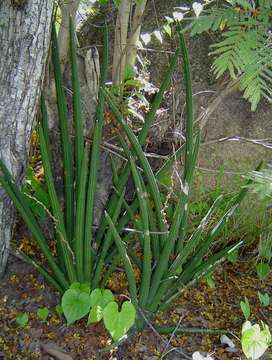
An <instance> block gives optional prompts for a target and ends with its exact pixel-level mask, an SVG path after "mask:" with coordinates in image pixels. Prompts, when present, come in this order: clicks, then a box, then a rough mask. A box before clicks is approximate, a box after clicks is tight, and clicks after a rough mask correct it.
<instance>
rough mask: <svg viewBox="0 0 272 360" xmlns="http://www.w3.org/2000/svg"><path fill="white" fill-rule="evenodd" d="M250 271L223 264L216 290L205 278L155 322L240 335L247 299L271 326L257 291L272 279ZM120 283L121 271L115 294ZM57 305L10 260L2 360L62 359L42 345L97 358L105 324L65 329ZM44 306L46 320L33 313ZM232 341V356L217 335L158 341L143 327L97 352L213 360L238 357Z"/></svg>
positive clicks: (4, 286)
mask: <svg viewBox="0 0 272 360" xmlns="http://www.w3.org/2000/svg"><path fill="white" fill-rule="evenodd" d="M252 269H253V267H252V264H249V262H239V263H237V264H235V265H232V264H225V266H224V267H221V268H219V270H218V271H217V272H216V274H215V285H216V287H215V288H214V289H212V288H209V287H208V286H207V284H206V282H205V281H204V280H203V281H201V282H200V283H199V284H198V285H197V286H195V287H193V288H191V289H187V290H185V291H184V293H183V294H182V295H181V297H180V298H179V300H178V301H177V303H176V304H175V305H174V306H173V307H172V308H171V310H169V311H168V312H167V313H165V314H162V315H161V316H159V318H158V319H157V320H156V322H155V323H156V324H160V325H174V326H175V325H177V324H178V323H180V324H181V325H182V326H193V327H200V328H206V329H213V328H218V329H228V330H230V331H231V332H233V333H234V335H236V336H239V332H240V330H241V325H242V323H243V317H242V314H241V311H240V307H239V302H240V301H241V300H242V299H243V297H244V296H247V297H248V299H249V302H250V304H251V305H252V317H251V319H252V321H258V322H260V320H263V321H265V322H266V323H267V324H268V325H269V326H271V325H272V318H271V310H272V306H271V305H270V306H269V307H266V308H264V307H261V306H260V305H259V303H258V300H257V291H261V292H267V293H270V294H271V290H272V281H271V280H272V277H270V279H269V281H267V282H265V283H264V282H263V283H262V282H260V281H258V279H257V277H256V274H255V272H254V270H252ZM124 281H125V275H124V273H123V272H119V273H116V274H115V275H114V277H113V278H112V279H111V281H110V283H109V284H108V285H109V287H110V288H112V290H113V291H114V292H115V293H116V295H117V296H118V294H121V293H122V290H123V285H124ZM58 301H59V299H58V296H57V294H56V293H55V292H54V290H53V289H51V288H50V287H49V286H48V285H47V284H46V283H45V281H44V279H43V278H42V277H41V276H40V275H39V274H37V273H36V272H34V271H33V269H32V268H31V267H29V266H28V265H26V264H25V263H23V262H22V261H21V260H19V259H17V258H14V257H13V256H11V257H10V260H9V266H8V270H7V272H6V274H5V277H4V279H3V280H2V281H1V285H0V324H1V327H0V358H1V359H54V358H55V359H58V358H60V359H66V358H65V357H54V356H52V355H49V354H48V353H47V352H45V351H44V349H45V350H48V347H47V348H46V345H47V346H49V349H51V350H52V349H53V350H55V351H59V352H61V353H62V352H65V353H66V355H67V356H70V359H83V360H84V359H86V360H87V359H95V358H97V354H98V350H99V349H101V348H104V347H106V346H108V345H109V344H110V338H109V336H108V334H107V332H106V331H105V329H104V327H103V325H102V324H99V325H96V326H92V327H87V326H86V322H85V321H80V322H78V323H77V324H75V325H72V326H70V327H68V326H67V325H66V324H65V320H64V318H63V317H62V316H59V315H58V314H57V313H56V311H55V306H56V304H57V303H58ZM44 306H46V307H47V308H48V309H49V313H50V315H49V318H48V321H46V322H42V321H41V320H39V319H38V317H37V309H38V308H40V307H44ZM21 312H27V313H28V315H29V319H30V321H29V325H28V326H26V327H25V328H19V327H18V325H17V324H16V321H15V318H16V316H17V314H18V313H21ZM231 338H232V340H233V341H234V343H235V345H236V349H235V352H234V353H232V352H228V351H227V350H226V346H223V345H222V344H221V343H220V336H218V335H216V336H207V335H199V334H196V335H193V334H182V335H173V336H172V337H171V338H170V335H169V336H166V335H164V336H160V337H159V336H157V335H156V333H155V332H154V331H152V330H150V329H149V330H148V329H147V330H145V331H143V332H142V333H140V334H138V335H134V336H133V337H131V338H129V339H128V341H127V342H126V343H125V344H124V345H123V346H121V347H120V348H119V349H118V350H117V351H112V352H111V353H110V352H108V353H105V354H101V356H100V358H101V359H145V360H155V359H160V358H162V356H163V358H164V359H182V358H183V357H182V355H180V353H179V351H180V349H183V350H184V351H186V352H187V353H188V354H191V353H192V352H194V351H202V352H203V353H213V356H214V358H215V359H221V360H224V359H239V358H240V356H241V354H240V353H239V341H238V339H236V338H235V337H231ZM48 344H49V345H48ZM173 348H176V349H177V351H175V350H173ZM56 349H57V350H56ZM51 354H52V352H51ZM57 354H59V353H57ZM67 359H68V358H67Z"/></svg>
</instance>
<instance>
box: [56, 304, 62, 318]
mask: <svg viewBox="0 0 272 360" xmlns="http://www.w3.org/2000/svg"><path fill="white" fill-rule="evenodd" d="M55 311H56V313H57V314H58V315H59V316H61V315H62V314H63V309H62V306H61V304H57V305H56V306H55Z"/></svg>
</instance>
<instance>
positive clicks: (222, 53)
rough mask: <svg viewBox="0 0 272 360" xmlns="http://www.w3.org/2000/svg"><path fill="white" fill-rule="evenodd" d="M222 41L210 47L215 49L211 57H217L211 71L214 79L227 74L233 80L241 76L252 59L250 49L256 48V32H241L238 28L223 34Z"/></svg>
mask: <svg viewBox="0 0 272 360" xmlns="http://www.w3.org/2000/svg"><path fill="white" fill-rule="evenodd" d="M223 37H224V40H222V41H221V42H219V43H217V44H213V45H211V47H212V48H215V50H214V51H212V52H211V55H217V56H218V57H217V58H216V59H215V60H214V62H213V65H212V70H213V72H214V73H215V75H216V78H219V77H220V76H222V75H223V74H224V73H225V72H229V73H230V76H231V77H232V78H233V79H236V78H237V76H239V75H241V74H242V72H243V71H244V69H245V66H246V65H247V61H248V59H250V58H252V49H254V48H256V46H257V32H256V31H251V32H242V31H241V30H240V28H239V27H238V26H236V27H233V28H232V29H231V30H230V31H227V32H225V33H224V34H223Z"/></svg>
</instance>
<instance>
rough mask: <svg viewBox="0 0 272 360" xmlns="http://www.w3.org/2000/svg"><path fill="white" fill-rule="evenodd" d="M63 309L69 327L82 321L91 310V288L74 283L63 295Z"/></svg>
mask: <svg viewBox="0 0 272 360" xmlns="http://www.w3.org/2000/svg"><path fill="white" fill-rule="evenodd" d="M61 307H62V309H63V313H64V316H65V318H66V320H67V323H68V325H70V324H72V323H74V322H75V321H77V320H80V319H82V318H83V317H84V316H85V315H87V314H88V313H89V311H90V308H91V297H90V287H88V286H85V285H83V286H82V285H81V284H80V283H73V284H72V285H71V286H70V288H69V289H68V290H66V291H65V293H64V294H63V296H62V300H61Z"/></svg>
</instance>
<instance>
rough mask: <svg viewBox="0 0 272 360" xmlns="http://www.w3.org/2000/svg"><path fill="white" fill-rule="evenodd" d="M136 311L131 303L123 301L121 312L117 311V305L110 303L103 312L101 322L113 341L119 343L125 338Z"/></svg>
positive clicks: (133, 321)
mask: <svg viewBox="0 0 272 360" xmlns="http://www.w3.org/2000/svg"><path fill="white" fill-rule="evenodd" d="M135 318H136V311H135V308H134V306H133V305H132V303H131V302H129V301H125V302H124V303H123V304H122V308H121V311H120V312H119V311H118V304H117V303H116V302H110V303H109V304H108V305H107V306H106V307H105V309H104V310H103V321H104V324H105V327H106V329H107V330H108V331H109V333H110V335H111V337H112V338H113V340H114V341H119V340H120V339H121V338H122V337H123V336H125V335H126V334H127V332H128V330H129V329H130V328H131V327H132V326H133V325H134V323H135Z"/></svg>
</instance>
